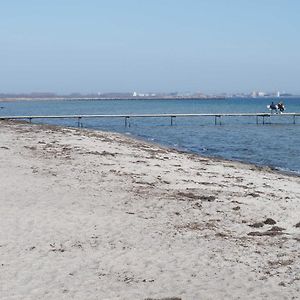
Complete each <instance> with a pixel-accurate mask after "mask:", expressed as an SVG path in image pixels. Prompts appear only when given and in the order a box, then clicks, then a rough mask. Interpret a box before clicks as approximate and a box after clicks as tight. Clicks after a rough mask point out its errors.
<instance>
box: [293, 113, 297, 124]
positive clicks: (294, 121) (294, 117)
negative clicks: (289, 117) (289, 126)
mask: <svg viewBox="0 0 300 300" xmlns="http://www.w3.org/2000/svg"><path fill="white" fill-rule="evenodd" d="M293 119H294V120H293V123H294V124H296V116H295V115H294V116H293Z"/></svg>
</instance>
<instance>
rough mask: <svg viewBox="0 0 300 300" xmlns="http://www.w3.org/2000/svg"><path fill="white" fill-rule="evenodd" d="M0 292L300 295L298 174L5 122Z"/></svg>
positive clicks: (1, 127) (12, 295) (103, 135)
mask: <svg viewBox="0 0 300 300" xmlns="http://www.w3.org/2000/svg"><path fill="white" fill-rule="evenodd" d="M0 166H1V172H0V187H1V193H0V211H1V218H0V268H1V269H0V270H1V272H0V295H1V296H0V298H1V299H128V300H129V299H174V300H175V299H178V300H179V299H182V300H190V299H199V300H200V299H201V300H202V299H299V298H298V297H299V295H300V254H299V249H300V177H296V176H291V175H285V174H281V173H279V172H276V171H273V170H271V169H269V168H259V167H256V166H253V165H248V164H242V163H238V162H231V161H223V160H220V159H210V158H204V157H200V156H198V155H194V154H189V153H183V152H180V151H176V150H173V149H167V148H164V147H160V146H158V145H153V144H150V143H146V142H144V141H139V140H136V139H133V138H131V137H130V136H122V135H120V134H116V133H107V132H99V131H88V130H85V129H75V128H60V127H54V126H45V125H30V124H26V123H15V122H4V121H1V122H0Z"/></svg>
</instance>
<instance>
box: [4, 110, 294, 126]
mask: <svg viewBox="0 0 300 300" xmlns="http://www.w3.org/2000/svg"><path fill="white" fill-rule="evenodd" d="M288 116H290V117H291V118H292V120H291V122H292V123H293V124H296V117H299V116H300V113H220V114H126V115H52V116H40V115H37V116H0V120H28V121H29V122H30V123H31V122H32V120H35V119H75V120H77V124H78V127H82V120H83V119H96V118H121V119H124V121H125V127H128V126H130V123H129V120H130V119H133V118H169V119H170V125H171V126H172V125H174V120H175V119H176V118H183V117H184V118H190V117H199V118H200V117H210V118H212V119H213V120H214V124H215V125H221V124H222V122H221V118H222V117H255V118H256V124H266V122H265V120H266V118H271V117H288Z"/></svg>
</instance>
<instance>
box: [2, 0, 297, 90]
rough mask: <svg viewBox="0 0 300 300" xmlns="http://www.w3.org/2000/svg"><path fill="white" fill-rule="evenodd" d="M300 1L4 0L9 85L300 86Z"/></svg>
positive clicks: (4, 69)
mask: <svg viewBox="0 0 300 300" xmlns="http://www.w3.org/2000/svg"><path fill="white" fill-rule="evenodd" d="M299 34H300V1H299V0H1V1H0V39H1V44H0V92H31V91H53V92H57V93H69V92H82V93H86V92H108V91H134V90H135V91H202V92H206V93H214V92H239V91H246V92H247V91H252V90H264V91H272V90H281V91H283V90H285V91H290V92H294V93H300V82H299V79H300V38H299Z"/></svg>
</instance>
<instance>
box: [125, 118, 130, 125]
mask: <svg viewBox="0 0 300 300" xmlns="http://www.w3.org/2000/svg"><path fill="white" fill-rule="evenodd" d="M125 127H130V123H129V117H128V116H126V117H125Z"/></svg>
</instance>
